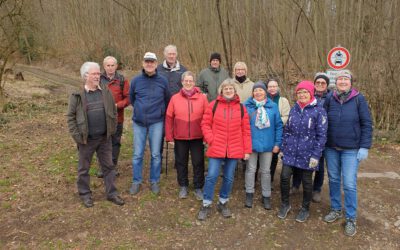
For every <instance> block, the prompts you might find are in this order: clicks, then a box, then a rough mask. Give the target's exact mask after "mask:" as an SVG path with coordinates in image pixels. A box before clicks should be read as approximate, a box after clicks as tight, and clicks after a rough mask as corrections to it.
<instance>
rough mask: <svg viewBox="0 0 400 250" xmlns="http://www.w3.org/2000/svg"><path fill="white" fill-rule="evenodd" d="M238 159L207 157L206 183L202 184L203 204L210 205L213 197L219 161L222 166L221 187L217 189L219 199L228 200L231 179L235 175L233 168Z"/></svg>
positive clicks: (222, 201) (221, 200)
mask: <svg viewBox="0 0 400 250" xmlns="http://www.w3.org/2000/svg"><path fill="white" fill-rule="evenodd" d="M237 161H238V159H231V158H209V159H208V173H207V176H206V183H205V184H204V189H203V192H204V199H203V205H204V206H208V205H211V203H212V201H213V198H214V190H215V184H216V183H217V181H218V177H219V173H220V167H221V163H222V162H224V163H225V165H224V166H223V174H224V176H223V179H222V185H221V189H220V191H219V201H220V202H221V203H223V204H224V203H226V202H227V201H228V200H229V194H230V193H231V191H232V186H233V179H234V177H235V169H236V164H237Z"/></svg>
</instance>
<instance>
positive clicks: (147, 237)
mask: <svg viewBox="0 0 400 250" xmlns="http://www.w3.org/2000/svg"><path fill="white" fill-rule="evenodd" d="M39 71H41V70H39ZM40 74H42V73H37V74H36V75H33V74H29V73H26V74H25V73H24V76H25V82H18V81H17V82H13V83H11V84H7V85H6V88H7V93H8V96H9V102H8V104H6V105H7V107H6V109H4V111H6V112H4V113H2V114H0V115H1V117H0V118H1V119H0V121H1V123H0V163H1V164H0V221H1V227H0V247H1V248H3V249H17V248H18V249H19V248H27V249H47V248H51V249H59V248H63V249H64V248H72V249H82V248H99V249H110V248H117V249H143V248H149V249H153V248H156V249H165V248H168V249H176V248H186V249H187V248H189V249H191V248H195V249H228V248H229V249H230V248H233V249H243V248H248V249H276V248H284V249H321V248H326V249H340V248H344V249H366V248H369V249H399V248H400V225H398V224H397V223H399V224H400V207H399V205H398V204H399V201H400V198H399V197H400V184H399V181H400V179H398V178H394V179H391V178H359V182H358V190H359V212H358V233H357V234H356V236H354V237H352V238H349V237H346V236H344V235H343V225H342V221H341V222H336V223H332V224H326V223H325V222H323V221H322V217H323V216H324V215H325V214H326V213H327V212H328V210H329V197H328V196H329V188H328V185H327V178H326V179H325V185H324V188H323V201H322V202H321V203H319V204H316V203H313V204H312V206H311V216H310V218H309V219H308V221H307V222H306V223H297V222H295V220H294V217H295V215H296V212H297V210H298V208H299V206H300V203H301V195H300V194H297V195H294V197H293V199H292V201H291V203H292V207H293V210H292V211H291V212H290V213H289V215H288V218H287V219H286V220H284V221H282V220H280V219H278V218H277V216H276V214H277V210H278V207H279V198H280V194H279V180H278V176H279V173H278V174H277V176H276V177H275V183H274V191H273V193H272V201H273V210H271V211H266V210H264V209H263V208H262V207H261V202H260V200H259V199H258V197H260V196H261V195H260V187H259V186H257V191H256V198H257V199H256V202H255V206H254V207H253V208H252V209H246V208H244V206H243V202H244V189H243V187H244V175H243V172H242V168H239V169H238V171H237V174H236V178H235V183H234V188H233V193H232V198H231V200H230V203H229V206H230V208H231V210H232V212H233V213H234V216H233V217H232V218H231V219H224V218H222V216H221V215H219V214H218V213H217V212H216V210H215V208H213V213H212V215H211V217H210V218H209V219H208V220H207V221H205V222H199V221H197V220H196V216H197V212H198V209H199V207H200V202H198V201H197V200H195V198H194V196H193V194H192V193H191V194H190V197H189V198H188V199H185V200H180V199H178V197H177V194H178V191H177V190H178V185H177V182H176V173H175V170H174V168H173V166H172V165H173V151H172V150H171V149H170V150H169V160H170V162H169V167H168V175H166V174H165V162H164V163H163V168H164V173H163V174H162V176H161V195H160V196H159V197H155V196H153V195H152V194H151V192H150V190H149V185H148V182H147V181H145V183H144V185H143V190H142V191H141V192H140V193H139V195H137V196H131V195H129V192H128V188H129V186H130V183H131V178H132V170H131V155H132V149H131V146H132V131H131V122H130V114H131V109H128V110H127V111H126V119H125V120H126V122H125V129H124V137H123V150H122V154H121V160H120V165H119V171H120V172H121V176H120V177H118V179H117V186H118V188H119V190H120V193H121V196H122V197H123V198H124V199H125V201H126V204H125V205H124V206H122V207H119V206H115V205H113V204H111V203H110V202H108V201H106V200H105V196H104V185H103V183H102V179H98V178H96V177H95V176H94V174H95V172H96V168H97V167H96V164H93V169H92V170H91V174H92V175H93V178H92V180H91V181H92V184H91V187H92V192H93V198H94V201H95V206H94V207H93V208H90V209H87V208H84V207H83V206H82V204H81V203H80V201H79V198H78V195H77V191H76V186H75V178H76V167H77V154H76V146H75V145H74V143H73V141H72V139H71V138H70V137H69V134H68V131H67V127H66V118H65V113H66V109H67V98H68V93H70V92H71V91H72V90H73V89H75V88H76V87H74V84H73V81H74V80H68V79H70V78H71V77H65V76H62V75H57V78H55V79H53V78H50V77H48V75H46V72H44V73H43V74H44V75H42V76H41V75H40ZM37 77H39V78H40V79H39V78H37ZM46 77H47V78H46ZM43 78H46V79H47V80H43ZM67 81H69V82H67ZM78 85H79V80H77V84H76V85H75V86H78ZM399 161H400V146H399V145H396V144H391V143H376V144H375V145H374V148H373V149H372V150H371V151H370V157H369V159H368V160H367V161H365V162H363V163H362V164H361V166H360V172H362V173H385V172H395V173H397V174H400V172H399V168H398V166H399V164H398V162H399ZM148 162H149V155H148V154H147V155H146V167H145V168H144V169H145V180H147V177H148ZM278 171H279V170H278ZM191 188H192V187H191Z"/></svg>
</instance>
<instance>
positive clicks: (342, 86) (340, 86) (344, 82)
mask: <svg viewBox="0 0 400 250" xmlns="http://www.w3.org/2000/svg"><path fill="white" fill-rule="evenodd" d="M336 88H337V90H338V91H339V92H347V91H349V90H350V88H351V80H350V78H347V77H344V76H340V77H338V79H337V80H336Z"/></svg>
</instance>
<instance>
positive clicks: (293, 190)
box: [289, 187, 300, 194]
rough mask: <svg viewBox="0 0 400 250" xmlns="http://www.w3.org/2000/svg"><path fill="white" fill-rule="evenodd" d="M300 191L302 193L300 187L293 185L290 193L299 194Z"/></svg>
mask: <svg viewBox="0 0 400 250" xmlns="http://www.w3.org/2000/svg"><path fill="white" fill-rule="evenodd" d="M298 193H300V187H292V188H291V189H290V192H289V194H298Z"/></svg>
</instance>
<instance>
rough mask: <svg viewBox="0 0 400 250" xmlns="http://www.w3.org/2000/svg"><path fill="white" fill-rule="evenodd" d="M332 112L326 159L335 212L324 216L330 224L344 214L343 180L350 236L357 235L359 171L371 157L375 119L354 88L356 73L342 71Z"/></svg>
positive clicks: (329, 110)
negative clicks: (353, 79) (373, 120)
mask: <svg viewBox="0 0 400 250" xmlns="http://www.w3.org/2000/svg"><path fill="white" fill-rule="evenodd" d="M324 106H325V109H326V111H327V113H328V121H329V128H328V140H327V143H326V148H325V158H326V163H327V165H328V168H327V169H328V177H329V194H330V200H331V211H330V212H329V214H328V215H326V216H325V217H324V221H326V222H328V223H330V222H334V221H336V220H337V219H339V218H341V217H342V193H341V182H342V180H343V190H344V208H345V216H346V224H345V228H344V233H345V234H346V235H347V236H353V235H355V234H356V217H357V171H358V165H359V163H360V161H362V160H365V159H366V158H367V157H368V149H369V148H370V147H371V144H372V120H371V115H370V112H369V108H368V103H367V101H366V100H365V97H364V96H363V95H362V94H361V93H360V92H358V91H357V90H356V89H354V88H353V87H352V75H351V72H350V71H348V70H343V71H340V72H339V73H338V74H337V78H336V90H334V91H333V93H332V94H330V95H328V96H327V98H326V100H325V104H324Z"/></svg>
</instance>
